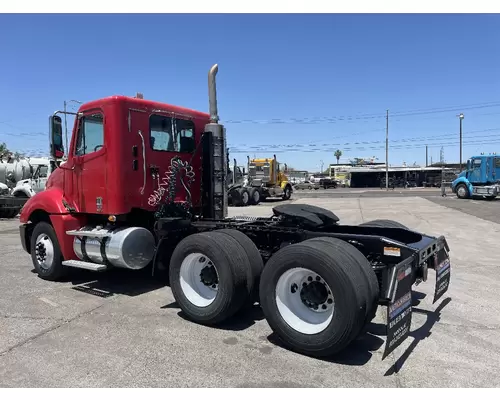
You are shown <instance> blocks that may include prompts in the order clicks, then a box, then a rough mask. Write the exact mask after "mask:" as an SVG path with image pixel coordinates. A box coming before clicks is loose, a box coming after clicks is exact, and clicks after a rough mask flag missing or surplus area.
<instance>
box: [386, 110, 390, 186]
mask: <svg viewBox="0 0 500 400" xmlns="http://www.w3.org/2000/svg"><path fill="white" fill-rule="evenodd" d="M385 120H386V124H385V190H387V191H388V190H389V110H387V114H386V117H385Z"/></svg>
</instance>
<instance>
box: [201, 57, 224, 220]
mask: <svg viewBox="0 0 500 400" xmlns="http://www.w3.org/2000/svg"><path fill="white" fill-rule="evenodd" d="M218 71H219V66H218V65H217V64H215V65H213V66H212V68H210V71H209V72H208V103H209V112H210V123H208V124H207V125H205V132H210V133H211V135H210V136H211V139H209V140H210V145H209V148H210V150H209V152H210V154H209V157H210V158H211V163H210V164H211V167H210V169H211V171H210V172H211V176H212V177H211V179H210V180H211V188H210V189H211V190H210V192H211V193H210V195H211V199H210V212H209V214H210V217H211V218H215V219H225V218H227V215H228V199H227V192H228V182H227V177H228V176H227V175H228V155H227V152H226V150H227V145H226V129H225V128H224V126H223V125H221V124H219V115H218V110H217V88H216V83H215V76H216V75H217V72H218Z"/></svg>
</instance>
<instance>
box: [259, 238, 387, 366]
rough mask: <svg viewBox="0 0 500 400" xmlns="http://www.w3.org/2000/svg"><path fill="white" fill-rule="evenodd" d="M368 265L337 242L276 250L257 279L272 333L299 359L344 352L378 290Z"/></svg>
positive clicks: (311, 242)
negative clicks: (304, 355)
mask: <svg viewBox="0 0 500 400" xmlns="http://www.w3.org/2000/svg"><path fill="white" fill-rule="evenodd" d="M368 266H370V265H369V263H368V261H367V260H366V258H364V257H363V255H362V254H361V253H360V252H359V251H358V250H357V249H356V248H355V247H354V246H352V245H350V244H349V243H346V242H344V241H342V240H339V239H333V238H318V239H310V240H306V241H304V242H301V243H297V244H293V245H289V246H286V247H284V248H283V249H281V250H279V251H278V252H276V253H275V254H274V255H273V256H272V257H271V258H270V259H269V261H268V262H267V264H266V266H265V268H264V270H263V272H262V276H261V280H260V305H261V307H262V310H263V312H264V315H265V317H266V319H267V321H268V323H269V325H270V326H271V328H272V330H273V331H274V332H275V333H276V334H277V335H278V337H279V338H280V339H281V341H282V342H283V343H284V345H285V346H286V347H288V348H289V349H291V350H294V351H297V352H299V353H302V354H306V355H311V356H315V357H328V356H332V355H334V354H336V353H338V352H339V351H341V350H343V349H344V348H345V347H346V346H347V345H349V343H351V342H352V341H353V340H354V339H355V338H356V337H357V336H358V335H359V334H360V333H362V330H363V328H364V327H365V325H366V324H367V322H369V320H370V316H371V315H372V314H373V308H374V296H375V293H374V291H375V292H376V294H377V297H378V286H377V289H375V288H374V287H373V286H372V285H370V280H371V279H368V278H367V276H366V272H367V271H368V270H367V267H368ZM370 269H371V266H370ZM370 273H371V274H373V271H372V270H371V271H370ZM372 278H373V277H372ZM313 285H314V286H313Z"/></svg>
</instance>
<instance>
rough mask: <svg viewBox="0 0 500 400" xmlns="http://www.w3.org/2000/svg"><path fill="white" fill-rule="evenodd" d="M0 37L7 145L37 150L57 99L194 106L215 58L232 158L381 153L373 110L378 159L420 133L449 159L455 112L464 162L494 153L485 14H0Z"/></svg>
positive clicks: (492, 54)
mask: <svg viewBox="0 0 500 400" xmlns="http://www.w3.org/2000/svg"><path fill="white" fill-rule="evenodd" d="M0 37H1V38H2V40H1V41H0V51H1V60H2V61H1V62H0V76H1V77H2V79H1V82H2V83H1V85H0V87H1V90H0V142H2V141H5V142H6V143H7V144H8V146H9V147H10V148H12V149H14V150H19V151H25V152H27V153H33V154H34V153H37V152H42V153H43V152H45V151H46V149H47V147H48V145H47V143H46V137H47V136H46V135H47V134H46V132H47V117H48V115H49V114H50V113H51V112H53V111H54V110H56V109H60V108H62V105H63V101H64V100H70V99H77V100H80V101H88V100H92V99H96V98H100V97H104V96H109V95H114V94H125V95H131V96H133V95H134V94H135V93H136V92H138V91H140V92H142V93H144V96H145V97H146V98H150V99H154V100H158V101H165V102H167V103H171V104H178V105H181V106H186V107H190V108H195V109H200V110H207V108H208V98H207V72H208V69H209V68H210V66H211V65H212V64H214V63H218V64H219V74H218V94H219V97H218V100H219V112H220V117H221V119H222V122H223V123H226V121H229V122H227V123H226V128H227V135H228V142H229V145H230V146H231V147H232V148H233V149H234V150H233V154H232V157H236V158H237V160H238V162H239V163H241V164H243V163H244V161H245V159H246V155H247V154H248V155H250V156H254V155H255V156H272V154H273V152H275V153H276V154H277V156H278V158H279V159H280V161H282V162H286V163H288V165H289V166H293V167H295V168H300V169H310V170H315V169H319V167H320V163H321V161H323V163H324V165H327V164H328V163H335V162H336V161H335V158H334V156H333V152H334V150H335V149H336V148H339V149H341V150H342V151H343V153H344V154H343V156H342V159H341V160H342V161H347V160H348V159H349V158H353V157H371V156H376V157H379V159H380V160H381V161H383V160H385V150H384V148H385V147H384V146H385V143H384V141H385V111H386V109H389V112H390V119H389V136H390V141H391V142H390V146H391V149H390V157H389V161H390V163H391V164H401V163H402V162H403V161H405V162H406V163H413V162H417V163H421V164H422V163H425V145H426V144H428V145H429V146H430V147H429V161H430V158H431V157H432V159H433V161H436V160H438V159H439V152H440V148H441V146H443V147H444V156H445V160H446V161H449V162H454V161H455V162H456V161H458V158H459V147H458V131H459V121H458V118H457V117H456V115H457V114H458V113H459V111H457V110H458V109H461V110H463V113H464V114H465V119H464V121H463V131H464V159H465V158H466V157H468V156H471V155H473V154H477V153H480V152H493V151H497V152H499V153H500V136H497V135H498V134H499V133H500V75H499V74H498V70H499V67H500V51H499V50H500V16H496V15H219V16H217V15H210V16H209V15H165V14H164V15H0ZM455 106H462V107H461V108H460V107H455ZM416 110H423V111H416ZM444 110H449V111H446V112H443V111H444ZM398 114H399V116H398ZM348 117H351V119H349V118H348ZM293 118H295V119H298V120H302V122H304V120H305V119H306V122H307V119H308V121H309V123H300V122H299V121H293V120H291V119H293ZM273 120H279V122H281V123H273ZM231 121H232V122H231ZM497 137H498V139H497ZM363 142H364V143H363ZM356 143H357V144H356ZM270 145H277V146H278V147H275V148H274V150H276V151H274V150H273V149H271V150H269V147H268V146H270ZM397 145H399V148H397V147H394V146H397ZM402 145H404V146H402ZM285 146H292V147H285ZM369 147H371V148H369ZM304 148H307V149H309V151H308V152H298V151H295V152H292V151H290V150H292V149H295V150H297V149H304ZM264 149H267V152H266V151H264Z"/></svg>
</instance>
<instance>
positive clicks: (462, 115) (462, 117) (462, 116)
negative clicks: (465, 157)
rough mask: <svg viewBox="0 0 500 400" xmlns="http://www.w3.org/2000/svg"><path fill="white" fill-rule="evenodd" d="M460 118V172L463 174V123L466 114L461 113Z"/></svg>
mask: <svg viewBox="0 0 500 400" xmlns="http://www.w3.org/2000/svg"><path fill="white" fill-rule="evenodd" d="M458 118H459V119H460V172H462V121H463V119H464V114H463V113H460V114H459V115H458Z"/></svg>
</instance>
